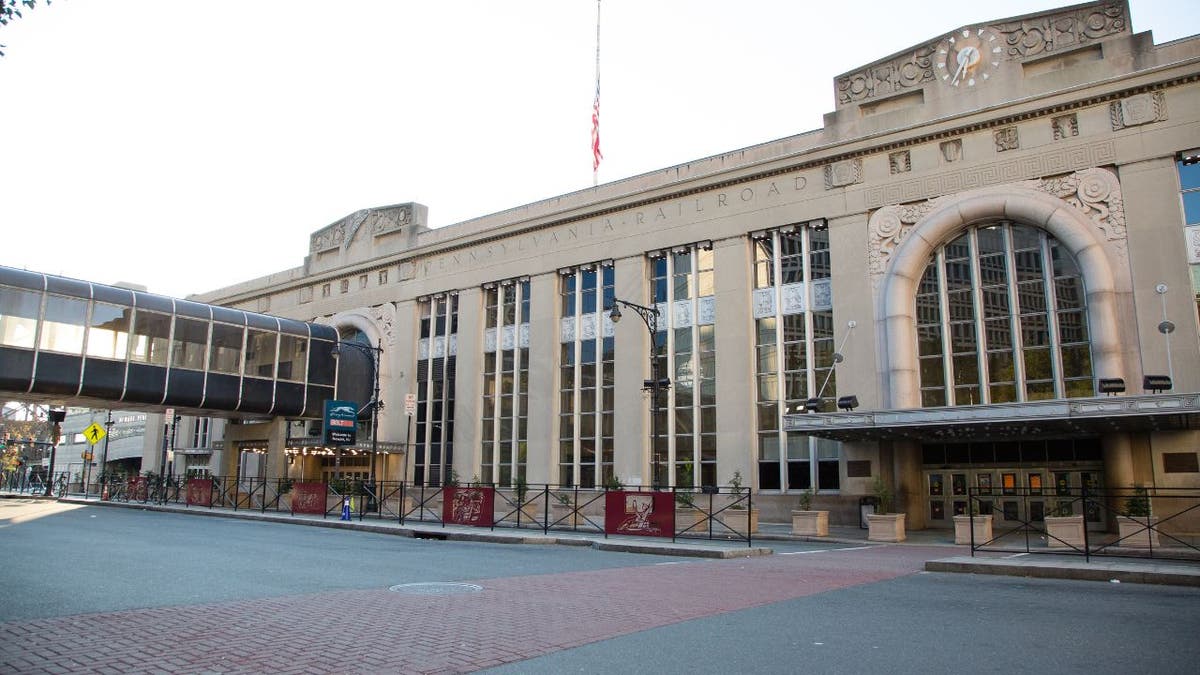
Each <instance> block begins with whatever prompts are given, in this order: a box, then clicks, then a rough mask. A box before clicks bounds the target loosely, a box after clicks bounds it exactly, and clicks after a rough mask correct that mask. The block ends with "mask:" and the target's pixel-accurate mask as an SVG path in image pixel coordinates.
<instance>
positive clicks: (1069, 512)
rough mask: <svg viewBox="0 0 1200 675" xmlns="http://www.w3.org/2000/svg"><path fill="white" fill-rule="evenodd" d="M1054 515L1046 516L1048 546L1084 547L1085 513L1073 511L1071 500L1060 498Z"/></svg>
mask: <svg viewBox="0 0 1200 675" xmlns="http://www.w3.org/2000/svg"><path fill="white" fill-rule="evenodd" d="M1052 513H1053V515H1049V516H1046V518H1045V520H1044V521H1043V522H1045V524H1046V548H1075V549H1083V545H1084V538H1083V537H1084V534H1083V528H1084V524H1083V514H1082V513H1081V514H1078V515H1076V514H1075V513H1074V512H1073V508H1072V504H1071V501H1070V500H1066V499H1064V500H1060V501H1059V502H1058V504H1057V505H1055V508H1054V510H1053V511H1052Z"/></svg>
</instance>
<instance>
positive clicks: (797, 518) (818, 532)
mask: <svg viewBox="0 0 1200 675" xmlns="http://www.w3.org/2000/svg"><path fill="white" fill-rule="evenodd" d="M792 534H794V535H799V536H803V537H827V536H829V512H828V511H792Z"/></svg>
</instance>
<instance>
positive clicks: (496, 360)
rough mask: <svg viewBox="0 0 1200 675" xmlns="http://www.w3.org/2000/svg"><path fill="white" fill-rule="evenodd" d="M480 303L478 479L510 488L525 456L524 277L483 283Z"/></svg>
mask: <svg viewBox="0 0 1200 675" xmlns="http://www.w3.org/2000/svg"><path fill="white" fill-rule="evenodd" d="M483 304H484V316H485V319H484V339H483V412H482V414H483V429H482V434H481V437H482V439H483V440H482V451H481V456H480V467H481V468H480V478H481V480H482V481H483V482H484V483H496V484H498V485H501V486H505V487H509V486H511V485H512V484H513V481H514V480H515V479H516V478H518V477H520V478H524V477H525V465H526V462H527V461H528V456H527V440H528V438H529V435H528V429H529V279H527V278H526V279H521V280H518V281H512V280H510V281H505V282H503V283H500V284H488V285H487V286H485V287H484V292H483Z"/></svg>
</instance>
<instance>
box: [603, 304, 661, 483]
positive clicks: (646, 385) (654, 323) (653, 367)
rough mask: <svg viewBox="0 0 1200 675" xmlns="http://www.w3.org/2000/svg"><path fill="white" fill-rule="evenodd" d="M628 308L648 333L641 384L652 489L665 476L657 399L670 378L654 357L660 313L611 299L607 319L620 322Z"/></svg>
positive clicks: (653, 309)
mask: <svg viewBox="0 0 1200 675" xmlns="http://www.w3.org/2000/svg"><path fill="white" fill-rule="evenodd" d="M622 306H624V307H628V308H629V309H632V310H633V311H635V312H637V314H638V316H640V317H642V322H643V323H645V324H646V330H648V331H649V332H650V379H648V380H644V381H643V382H642V389H643V390H645V391H648V392H650V482H651V485H652V486H654V487H658V486H659V485H661V484H662V483H663V479H665V478H666V476H660V475H659V474H660V472H659V466H658V452H657V445H658V402H659V401H658V399H659V395H660V394H661V393H662V392H665V391H667V390H668V389H670V388H671V378H669V377H662V376H660V375H659V372H658V371H659V368H658V359H657V358H656V355H655V348H656V347H657V336H658V320H659V318H660V313H659V311H658V308H657V307H645V306H643V305H639V304H637V303H633V302H629V301H627V300H621V299H619V298H613V300H612V305H611V306H610V307H609V310H608V318H609V319H611V320H612V322H613V323H617V322H619V321H620V320H621V307H622Z"/></svg>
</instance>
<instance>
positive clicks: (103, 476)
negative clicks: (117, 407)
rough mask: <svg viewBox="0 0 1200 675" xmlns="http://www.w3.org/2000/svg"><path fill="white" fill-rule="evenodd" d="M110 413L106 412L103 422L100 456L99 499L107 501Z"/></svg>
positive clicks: (110, 430)
mask: <svg viewBox="0 0 1200 675" xmlns="http://www.w3.org/2000/svg"><path fill="white" fill-rule="evenodd" d="M112 427H113V421H112V411H111V410H109V411H108V419H106V420H105V421H104V451H103V452H102V453H101V455H100V498H101V499H107V498H108V496H107V493H108V490H107V489H106V487H105V486H106V485H107V484H108V439H109V438H111V437H112Z"/></svg>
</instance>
